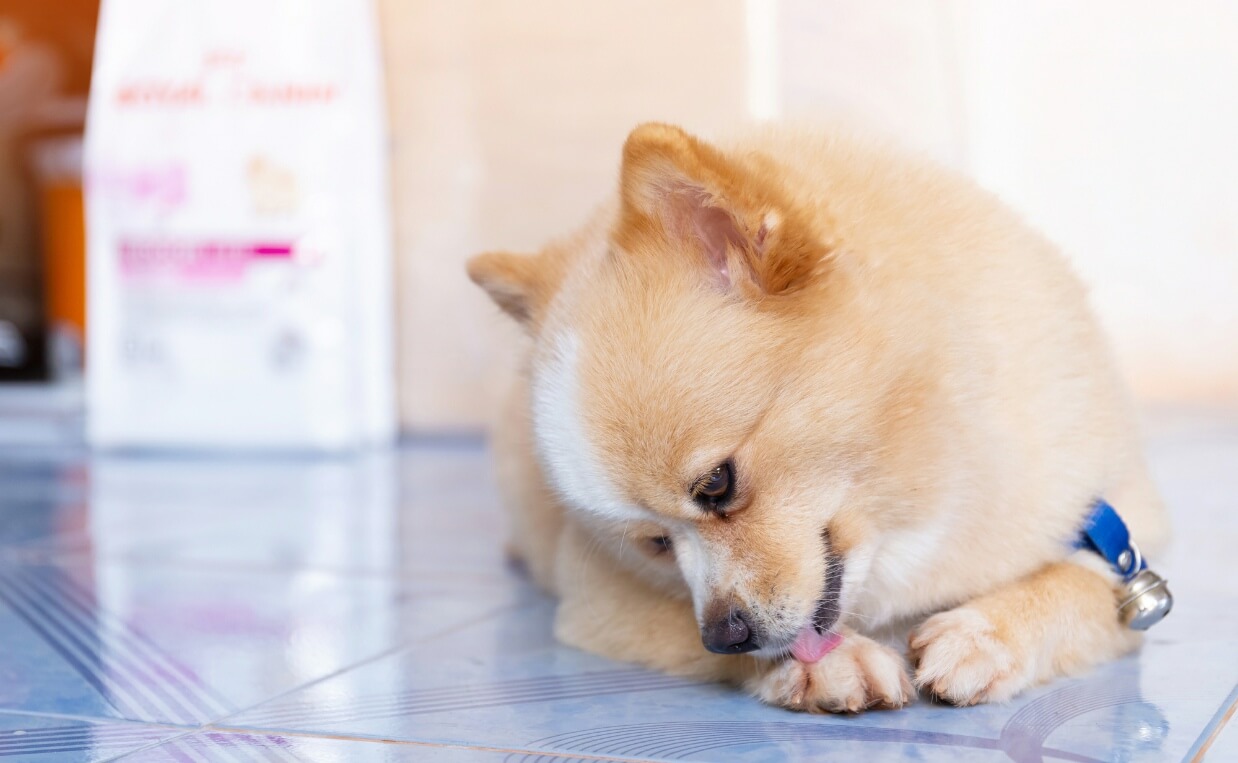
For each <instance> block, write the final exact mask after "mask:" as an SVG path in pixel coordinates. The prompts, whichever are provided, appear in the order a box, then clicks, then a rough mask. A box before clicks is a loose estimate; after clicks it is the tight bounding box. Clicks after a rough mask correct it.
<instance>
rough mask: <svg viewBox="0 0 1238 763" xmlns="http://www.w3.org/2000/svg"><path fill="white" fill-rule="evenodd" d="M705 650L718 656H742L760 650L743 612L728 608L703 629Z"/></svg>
mask: <svg viewBox="0 0 1238 763" xmlns="http://www.w3.org/2000/svg"><path fill="white" fill-rule="evenodd" d="M701 641H702V642H704V644H705V648H706V649H708V650H709V651H711V652H714V653H716V654H742V653H743V652H751V651H754V650H756V649H760V648H761V645H760V644H759V643H757V640H756V638H754V637H753V633H752V628H751V627H749V625H748V621H747V619H745V615H744V612H743V610H740V609H735V608H734V607H727V608H725V609H722V610H721V611H720V612H719V614H718V615H716V616H714V617H711V618H708V619H706V621H705V627H704V628H702V629H701Z"/></svg>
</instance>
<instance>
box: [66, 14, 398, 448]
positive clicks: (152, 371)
mask: <svg viewBox="0 0 1238 763" xmlns="http://www.w3.org/2000/svg"><path fill="white" fill-rule="evenodd" d="M375 31H376V30H375V25H374V17H373V8H372V6H371V4H370V2H369V1H368V0H314V1H313V2H303V1H301V0H210V2H195V3H173V2H168V1H167V0H105V1H104V3H103V8H102V12H101V17H100V25H99V38H98V44H97V54H96V61H95V68H94V80H93V86H92V92H91V97H90V112H89V117H88V122H87V134H86V149H85V150H86V155H85V165H86V183H87V222H88V234H87V235H88V241H89V243H88V251H89V308H90V318H89V339H88V355H87V380H88V381H87V384H88V395H89V397H88V421H89V427H88V433H89V438H90V440H91V442H92V443H93V444H95V445H99V446H127V447H130V446H131V447H162V446H167V447H178V448H228V447H232V448H290V449H313V450H342V449H348V448H353V447H357V446H360V445H364V444H367V443H375V442H382V441H388V440H390V439H391V438H392V437H393V435H394V430H395V412H394V399H393V398H394V390H393V384H394V371H393V367H392V295H391V288H392V287H391V284H392V280H393V279H392V278H391V244H390V224H389V222H390V221H389V205H388V185H387V175H386V161H385V151H384V144H385V138H386V130H385V120H384V109H383V99H382V82H381V69H380V56H379V51H378V44H377V38H376V33H375Z"/></svg>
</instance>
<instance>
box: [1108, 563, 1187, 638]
mask: <svg viewBox="0 0 1238 763" xmlns="http://www.w3.org/2000/svg"><path fill="white" fill-rule="evenodd" d="M1121 595H1122V599H1121V603H1119V604H1118V617H1120V618H1121V619H1122V622H1123V623H1124V624H1125V625H1126V627H1128V628H1133V629H1135V630H1137V631H1146V630H1147V629H1148V628H1151V627H1152V626H1153V625H1156V624H1157V623H1159V622H1160V621H1161V620H1162V619H1164V617H1165V615H1167V614H1169V610H1171V609H1173V606H1174V596H1173V594H1171V593H1170V592H1169V586H1168V585H1167V583H1166V580H1165V578H1163V577H1161V576H1160V575H1157V574H1156V573H1155V572H1153V571H1152V570H1148V569H1145V570H1142V571H1141V572H1140V573H1139V574H1138V575H1136V576H1135V577H1133V578H1131V579H1130V580H1129V581H1128V582H1127V583H1126V585H1125V586H1123V588H1122V591H1121Z"/></svg>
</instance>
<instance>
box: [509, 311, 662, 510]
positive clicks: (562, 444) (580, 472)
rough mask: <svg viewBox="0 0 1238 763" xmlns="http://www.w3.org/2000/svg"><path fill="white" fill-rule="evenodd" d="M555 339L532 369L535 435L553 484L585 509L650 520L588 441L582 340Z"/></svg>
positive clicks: (568, 336) (570, 336)
mask: <svg viewBox="0 0 1238 763" xmlns="http://www.w3.org/2000/svg"><path fill="white" fill-rule="evenodd" d="M551 342H552V343H551V351H550V352H549V353H547V355H546V356H545V357H544V358H541V359H540V361H539V363H538V364H537V366H536V367H535V369H534V373H533V436H534V440H535V441H536V443H537V450H538V454H539V455H540V457H541V460H542V464H543V466H544V468H545V470H546V474H547V476H548V477H549V479H550V483H551V484H552V485H553V486H554V488H555V489H556V490H557V491H558V493H559V495H560V496H562V497H563V498H564V499H565V500H566V501H567V502H568V503H569V504H571V505H572V506H574V507H575V508H577V509H580V510H582V511H588V512H591V513H594V514H598V515H601V516H603V517H605V518H607V519H613V520H619V521H623V520H634V519H648V518H650V517H651V516H652V513H651V512H649V511H647V510H645V509H643V508H641V507H640V506H635V505H633V504H631V503H629V502H627V501H625V500H623V497H622V496H621V495H620V493H619V491H618V490H617V489H616V488H615V486H614V483H613V482H612V481H611V479H610V478H609V476H608V475H607V474H606V471H605V469H604V468H603V467H602V464H601V463H600V462H599V460H598V458H597V455H596V453H595V452H594V449H593V445H592V443H590V442H589V437H588V433H587V430H586V427H585V422H584V420H583V418H582V417H581V408H580V380H579V378H578V375H577V364H578V360H579V355H580V340H579V339H578V338H577V336H576V335H575V334H572V333H565V334H561V335H560V336H558V337H557V338H554V339H552V340H551Z"/></svg>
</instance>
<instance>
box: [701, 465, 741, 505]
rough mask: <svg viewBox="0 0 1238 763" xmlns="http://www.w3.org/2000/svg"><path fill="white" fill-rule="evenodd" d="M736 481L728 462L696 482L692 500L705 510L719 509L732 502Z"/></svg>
mask: <svg viewBox="0 0 1238 763" xmlns="http://www.w3.org/2000/svg"><path fill="white" fill-rule="evenodd" d="M734 481H735V480H734V475H733V474H732V469H731V462H730V461H728V462H726V463H724V464H722V465H720V466H718V467H716V468H714V470H713V471H711V472H710V473H709V474H706V475H704V476H703V477H701V478H700V479H699V480H697V481H696V484H695V485H693V486H692V500H694V501H696V502H697V503H698V504H699V505H701V506H703V507H704V508H707V509H711V510H712V509H717V508H719V507H720V506H722V505H723V504H724V503H726V502H727V501H728V500H730V498H731V492H732V489H733V487H734V484H733V483H734Z"/></svg>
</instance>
